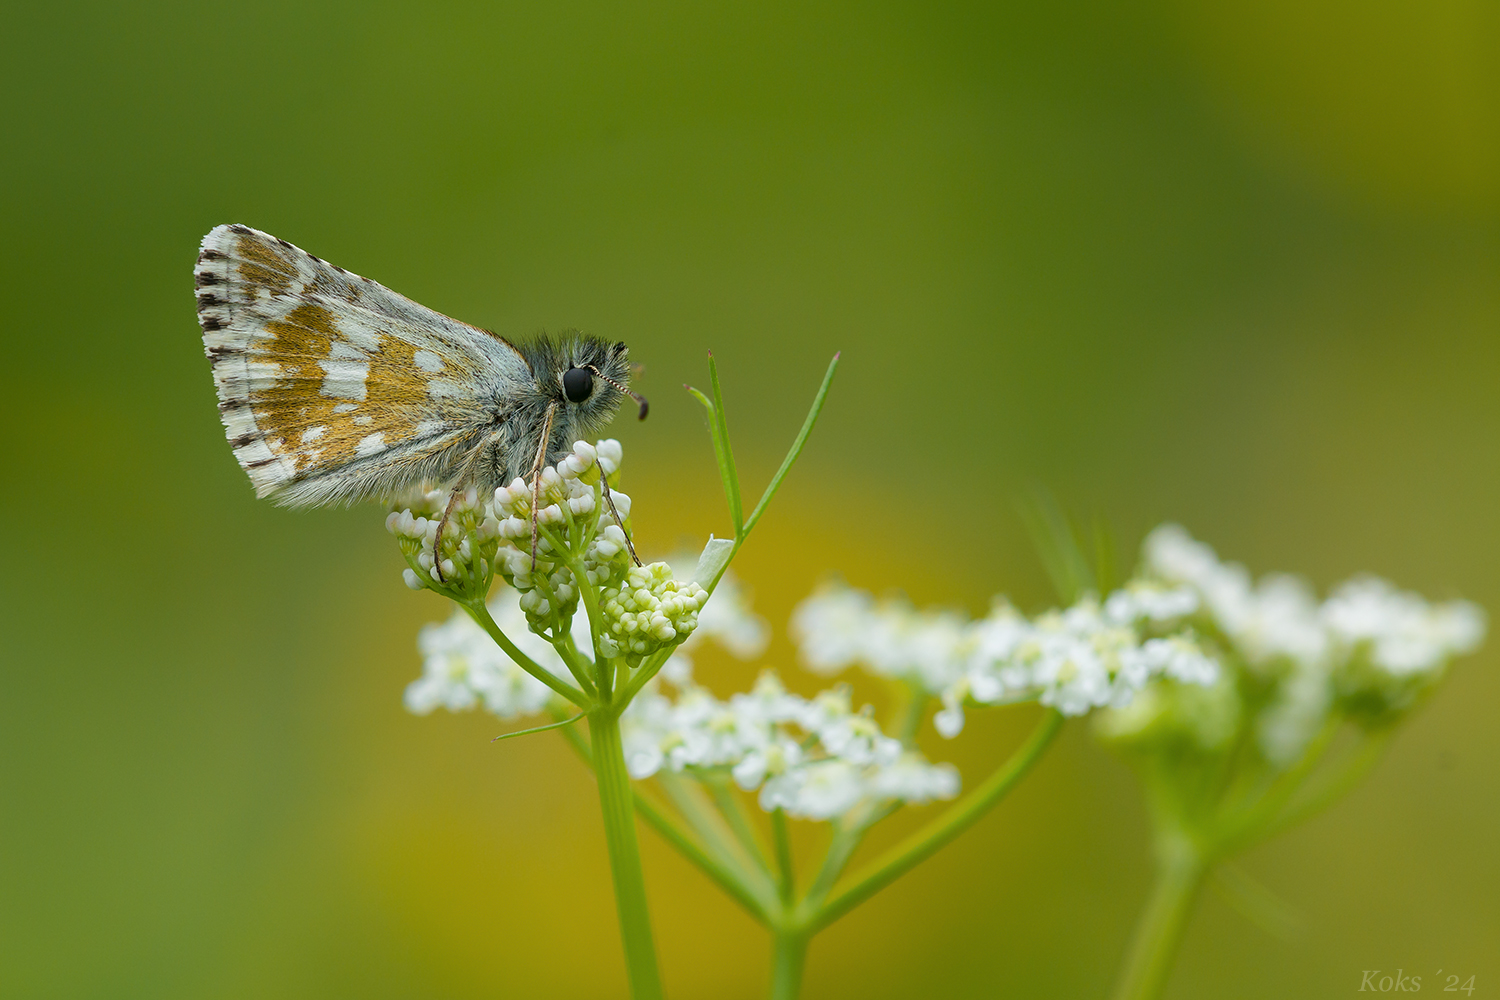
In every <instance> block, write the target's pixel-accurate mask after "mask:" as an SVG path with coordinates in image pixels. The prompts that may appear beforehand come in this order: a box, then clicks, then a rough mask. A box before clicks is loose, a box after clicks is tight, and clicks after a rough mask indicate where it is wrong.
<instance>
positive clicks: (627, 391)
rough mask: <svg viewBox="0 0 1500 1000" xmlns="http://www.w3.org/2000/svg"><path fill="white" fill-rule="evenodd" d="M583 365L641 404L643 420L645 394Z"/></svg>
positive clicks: (646, 410) (645, 411) (639, 417)
mask: <svg viewBox="0 0 1500 1000" xmlns="http://www.w3.org/2000/svg"><path fill="white" fill-rule="evenodd" d="M583 367H584V368H587V369H588V370H589V371H591V372H593V373H594V374H595V375H598V376H599V377H600V378H602V379H603V380H604V381H606V382H608V383H609V384H610V385H612V386H614V387H615V388H616V389H619V390H620V391H621V392H623V393H624V394H625V395H627V396H629V397H630V398H631V399H633V400H635V401H636V402H637V403H639V404H640V406H641V412H640V414H639V415H638V416H637V417H636V419H637V420H645V419H646V414H647V413H648V412H650V410H651V404H650V403H648V402H647V401H646V397H645V396H642V395H641V394H640V393H638V392H634V391H632V390H630V389H627V388H625V387H624V386H623V385H621V384H620V383H618V382H616V381H615V380H614V379H612V378H610V377H609V376H608V375H606V374H604V373H603V372H601V371H600V370H599V369H597V368H595V367H594V366H593V365H584V366H583ZM636 562H637V564H639V562H640V560H636Z"/></svg>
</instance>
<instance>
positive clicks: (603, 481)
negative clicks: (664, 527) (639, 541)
mask: <svg viewBox="0 0 1500 1000" xmlns="http://www.w3.org/2000/svg"><path fill="white" fill-rule="evenodd" d="M599 485H601V486H603V487H604V502H605V503H607V504H609V512H610V513H611V514H613V515H614V516H615V523H616V524H618V525H619V526H620V530H621V531H623V532H625V548H626V549H628V550H629V551H630V558H631V559H632V560H634V561H635V564H636V565H637V566H639V565H641V557H640V556H638V555H636V554H635V546H634V545H632V544H631V542H630V532H629V531H628V530H627V529H626V528H625V522H624V521H622V520H620V512H619V510H618V509H616V507H615V498H614V497H612V496H610V494H609V477H608V476H606V475H605V474H604V470H603V469H600V470H599Z"/></svg>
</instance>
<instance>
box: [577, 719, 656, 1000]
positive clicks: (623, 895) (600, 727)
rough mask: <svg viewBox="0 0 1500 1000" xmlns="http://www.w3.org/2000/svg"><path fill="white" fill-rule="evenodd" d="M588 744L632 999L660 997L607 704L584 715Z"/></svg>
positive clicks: (627, 792)
mask: <svg viewBox="0 0 1500 1000" xmlns="http://www.w3.org/2000/svg"><path fill="white" fill-rule="evenodd" d="M589 743H590V747H591V748H592V750H593V761H594V775H595V778H596V780H597V781H598V784H599V809H600V813H601V815H602V816H603V819H604V840H605V844H606V846H607V848H608V850H609V867H610V872H611V874H612V875H613V877H614V884H615V906H616V908H617V909H618V911H619V916H620V939H621V943H622V944H623V945H624V949H625V968H626V970H627V973H628V975H629V979H630V995H631V997H632V998H633V1000H661V997H662V987H661V973H660V972H659V971H658V969H657V964H656V945H655V943H654V941H653V940H652V936H651V915H650V913H649V911H648V910H647V908H646V878H645V874H644V873H643V871H642V869H641V849H640V844H639V843H638V841H637V839H636V831H635V808H634V794H633V792H632V790H631V787H630V773H629V772H628V771H627V770H626V769H625V753H624V749H623V745H622V743H621V740H620V717H619V714H618V711H617V710H616V709H615V708H613V707H612V706H603V707H600V708H597V709H595V710H594V711H593V712H590V713H589Z"/></svg>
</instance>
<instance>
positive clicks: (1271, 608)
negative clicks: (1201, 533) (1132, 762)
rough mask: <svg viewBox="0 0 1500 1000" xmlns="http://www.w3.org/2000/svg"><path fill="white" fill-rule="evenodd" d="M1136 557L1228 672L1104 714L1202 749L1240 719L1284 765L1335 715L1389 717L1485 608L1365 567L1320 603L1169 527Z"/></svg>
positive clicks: (1476, 637)
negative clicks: (1181, 606) (1189, 605)
mask: <svg viewBox="0 0 1500 1000" xmlns="http://www.w3.org/2000/svg"><path fill="white" fill-rule="evenodd" d="M1143 556H1144V558H1143V564H1142V568H1141V577H1142V580H1143V582H1145V583H1146V584H1148V585H1155V586H1161V587H1176V588H1185V589H1186V590H1188V591H1190V592H1191V593H1192V594H1193V595H1194V596H1195V597H1196V599H1197V603H1198V607H1197V609H1196V610H1195V611H1194V612H1193V614H1192V615H1190V616H1189V620H1190V622H1191V624H1192V625H1193V626H1194V628H1195V629H1196V630H1197V631H1198V632H1199V633H1200V634H1202V635H1204V636H1207V637H1209V641H1210V642H1211V643H1212V645H1213V647H1214V648H1215V650H1216V651H1217V655H1218V657H1219V659H1220V660H1221V661H1222V662H1223V663H1224V665H1225V666H1226V668H1228V670H1229V676H1228V677H1227V678H1226V680H1225V682H1224V683H1223V684H1221V685H1219V686H1217V687H1216V688H1215V689H1214V690H1213V691H1212V692H1211V693H1209V694H1206V695H1205V694H1199V693H1192V694H1189V693H1187V692H1182V691H1174V690H1171V689H1167V688H1164V689H1162V690H1159V691H1154V692H1153V693H1152V694H1151V696H1150V697H1148V698H1147V699H1145V700H1143V701H1141V702H1138V703H1137V704H1135V705H1133V706H1131V708H1129V709H1127V710H1125V711H1123V712H1119V713H1115V714H1114V715H1112V716H1110V717H1109V718H1107V719H1105V720H1102V726H1101V731H1102V732H1103V733H1104V734H1105V735H1107V736H1109V737H1110V738H1113V739H1115V740H1118V741H1121V742H1123V743H1136V744H1140V743H1142V742H1144V743H1148V744H1149V743H1151V742H1153V741H1157V740H1167V741H1169V742H1170V741H1172V740H1180V739H1183V738H1187V739H1188V740H1189V742H1190V743H1191V744H1192V745H1195V746H1197V747H1198V748H1199V749H1202V750H1209V749H1213V748H1216V747H1220V746H1223V745H1224V744H1225V741H1227V740H1228V739H1229V735H1230V734H1233V733H1235V732H1236V731H1237V729H1238V727H1239V726H1246V727H1248V728H1249V730H1250V731H1251V735H1252V740H1251V743H1252V745H1253V746H1255V747H1256V748H1257V749H1258V750H1259V752H1260V753H1261V755H1262V756H1263V757H1264V759H1265V760H1266V761H1267V762H1268V763H1269V764H1270V765H1271V766H1273V767H1277V768H1284V767H1287V766H1290V764H1291V763H1293V762H1294V761H1296V760H1298V759H1299V758H1300V757H1301V756H1302V754H1303V752H1304V751H1305V750H1306V749H1307V748H1308V747H1309V745H1310V744H1311V743H1312V742H1313V740H1314V739H1315V737H1317V735H1318V734H1319V733H1320V732H1321V731H1322V730H1323V729H1324V728H1325V726H1327V725H1328V723H1329V722H1330V721H1331V720H1334V719H1336V718H1339V717H1347V718H1349V719H1350V720H1352V721H1354V722H1356V723H1358V724H1360V725H1361V726H1363V727H1365V728H1366V729H1376V728H1381V727H1385V726H1389V725H1390V724H1392V723H1393V722H1395V721H1397V720H1398V719H1399V717H1400V716H1401V715H1402V714H1404V713H1405V712H1406V711H1407V710H1409V709H1410V708H1411V707H1413V706H1414V705H1415V704H1416V703H1417V702H1418V701H1419V700H1420V699H1421V697H1422V696H1423V695H1424V694H1426V693H1427V692H1429V691H1430V690H1431V689H1432V688H1433V687H1434V686H1435V685H1436V684H1437V683H1438V682H1439V681H1440V680H1441V679H1442V677H1443V675H1444V674H1445V673H1446V671H1447V668H1448V665H1449V664H1450V663H1451V662H1452V661H1453V659H1454V658H1455V657H1457V656H1460V655H1462V654H1464V653H1469V652H1472V651H1473V650H1475V649H1477V648H1478V647H1479V644H1480V643H1481V642H1482V641H1483V639H1484V634H1485V619H1484V614H1483V612H1482V611H1481V610H1480V609H1479V608H1478V607H1476V606H1475V605H1473V604H1470V603H1469V602H1467V601H1449V602H1445V603H1440V604H1434V603H1431V602H1428V601H1427V600H1425V599H1424V598H1422V597H1421V596H1419V595H1417V594H1413V593H1410V592H1406V591H1401V590H1398V589H1397V588H1396V587H1394V586H1393V585H1391V584H1390V583H1388V582H1386V581H1384V580H1381V579H1379V578H1377V577H1373V576H1361V577H1357V578H1355V579H1353V580H1351V581H1349V582H1348V583H1345V584H1343V585H1341V586H1339V587H1337V588H1335V589H1334V591H1333V593H1332V594H1331V595H1330V596H1329V597H1328V598H1327V599H1326V600H1323V601H1321V602H1320V601H1319V600H1318V599H1317V597H1316V595H1315V594H1314V593H1313V590H1312V588H1311V587H1310V586H1309V585H1308V584H1307V583H1305V582H1304V581H1302V580H1300V579H1298V578H1297V577H1293V576H1288V575H1285V574H1274V575H1269V576H1265V577H1263V578H1261V579H1260V580H1259V581H1256V580H1253V579H1252V578H1251V576H1250V574H1249V572H1248V571H1247V570H1246V569H1245V568H1244V567H1243V566H1240V565H1238V564H1234V563H1225V562H1221V561H1220V560H1219V558H1218V556H1217V555H1216V554H1215V553H1214V551H1213V549H1211V548H1209V547H1208V546H1207V545H1205V544H1203V543H1202V542H1198V541H1195V540H1194V539H1193V538H1192V537H1191V536H1190V535H1188V533H1187V532H1186V531H1184V530H1183V529H1182V528H1180V527H1177V526H1176V525H1164V526H1162V527H1160V528H1157V529H1156V530H1155V531H1153V532H1152V533H1151V534H1150V535H1149V536H1148V537H1147V539H1146V541H1145V544H1144V546H1143Z"/></svg>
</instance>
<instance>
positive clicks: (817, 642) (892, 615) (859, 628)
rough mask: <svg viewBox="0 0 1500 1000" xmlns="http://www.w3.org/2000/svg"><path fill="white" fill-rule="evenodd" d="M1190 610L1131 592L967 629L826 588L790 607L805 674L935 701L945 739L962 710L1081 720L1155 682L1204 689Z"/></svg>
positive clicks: (1175, 600)
mask: <svg viewBox="0 0 1500 1000" xmlns="http://www.w3.org/2000/svg"><path fill="white" fill-rule="evenodd" d="M1197 606H1198V601H1197V598H1196V597H1195V596H1194V595H1193V594H1192V592H1191V591H1189V590H1187V589H1186V588H1174V587H1161V586H1157V585H1152V584H1142V585H1138V586H1134V587H1131V588H1127V589H1125V590H1121V591H1117V592H1116V593H1114V594H1111V595H1110V597H1109V598H1108V599H1107V600H1106V601H1104V602H1103V603H1102V604H1101V603H1100V602H1099V601H1098V600H1097V599H1095V598H1093V597H1086V598H1085V599H1084V600H1082V601H1080V602H1079V603H1078V604H1076V605H1074V606H1073V607H1071V608H1067V609H1066V610H1062V611H1051V612H1048V613H1046V614H1044V615H1040V616H1038V617H1036V618H1027V617H1026V616H1025V615H1023V614H1021V613H1020V612H1019V611H1017V610H1016V609H1015V608H1014V607H1012V606H1011V605H1010V604H1009V603H1008V602H1006V601H1005V600H1004V599H1003V598H1001V599H997V600H996V601H995V604H994V606H993V608H992V609H991V611H990V613H989V614H988V615H987V616H986V617H984V618H981V619H979V620H977V621H970V620H967V619H965V618H964V617H963V616H962V615H960V614H957V613H955V612H944V611H924V612H919V611H917V610H916V609H914V608H912V606H911V605H910V604H909V603H907V602H906V601H904V600H899V599H888V600H885V601H879V602H877V601H876V600H875V599H874V598H873V597H871V596H870V595H869V594H866V593H864V592H862V591H858V590H853V589H851V588H848V587H844V586H837V585H835V586H828V587H825V588H823V589H822V590H820V591H819V592H818V593H816V594H814V595H813V596H812V597H810V598H808V599H807V600H806V601H804V602H803V603H802V604H801V605H799V606H798V608H797V610H796V612H795V613H794V614H793V616H792V632H793V635H794V636H795V637H796V639H797V640H798V643H799V646H800V652H801V655H802V658H803V662H804V663H806V664H807V666H808V667H809V668H811V669H813V670H815V671H819V672H822V673H834V672H837V671H840V670H843V669H845V668H847V667H850V666H854V665H858V666H862V667H864V668H865V669H866V670H868V671H870V672H872V673H875V674H878V675H881V676H886V677H893V678H898V679H902V680H905V681H907V682H908V683H911V684H913V685H915V686H916V687H917V688H918V689H919V690H921V691H923V692H925V693H927V694H930V695H935V696H937V697H938V698H940V699H941V701H942V704H943V708H942V710H941V711H940V712H938V714H937V715H936V716H935V717H934V719H933V723H934V725H935V726H936V727H937V729H938V732H939V733H941V734H942V735H943V736H948V737H952V736H956V735H957V734H958V733H959V732H960V731H961V730H962V729H963V724H964V714H963V709H964V705H965V704H979V705H999V704H1007V703H1011V702H1020V701H1031V700H1034V701H1038V702H1040V703H1041V704H1043V705H1049V706H1052V707H1054V708H1056V709H1057V710H1058V711H1059V712H1061V713H1062V714H1064V715H1082V714H1084V713H1086V712H1088V711H1090V710H1091V709H1094V708H1099V707H1102V706H1119V705H1125V704H1128V703H1129V702H1130V700H1131V698H1133V697H1134V696H1135V694H1136V692H1138V691H1140V690H1141V689H1142V688H1143V687H1145V685H1146V684H1147V682H1148V681H1150V680H1151V679H1152V678H1154V677H1158V676H1167V677H1173V678H1176V679H1178V680H1180V681H1183V682H1186V683H1193V684H1206V683H1211V682H1212V681H1213V680H1214V678H1215V677H1216V676H1217V665H1216V664H1215V662H1214V660H1213V659H1212V657H1210V656H1209V655H1207V653H1205V652H1204V650H1203V649H1202V647H1201V646H1200V645H1199V643H1198V641H1197V639H1196V637H1195V636H1194V635H1193V633H1192V632H1191V631H1190V630H1187V629H1185V628H1183V627H1182V622H1183V620H1184V619H1185V617H1186V616H1187V615H1188V614H1189V613H1190V612H1192V611H1194V610H1195V609H1196V608H1197Z"/></svg>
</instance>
